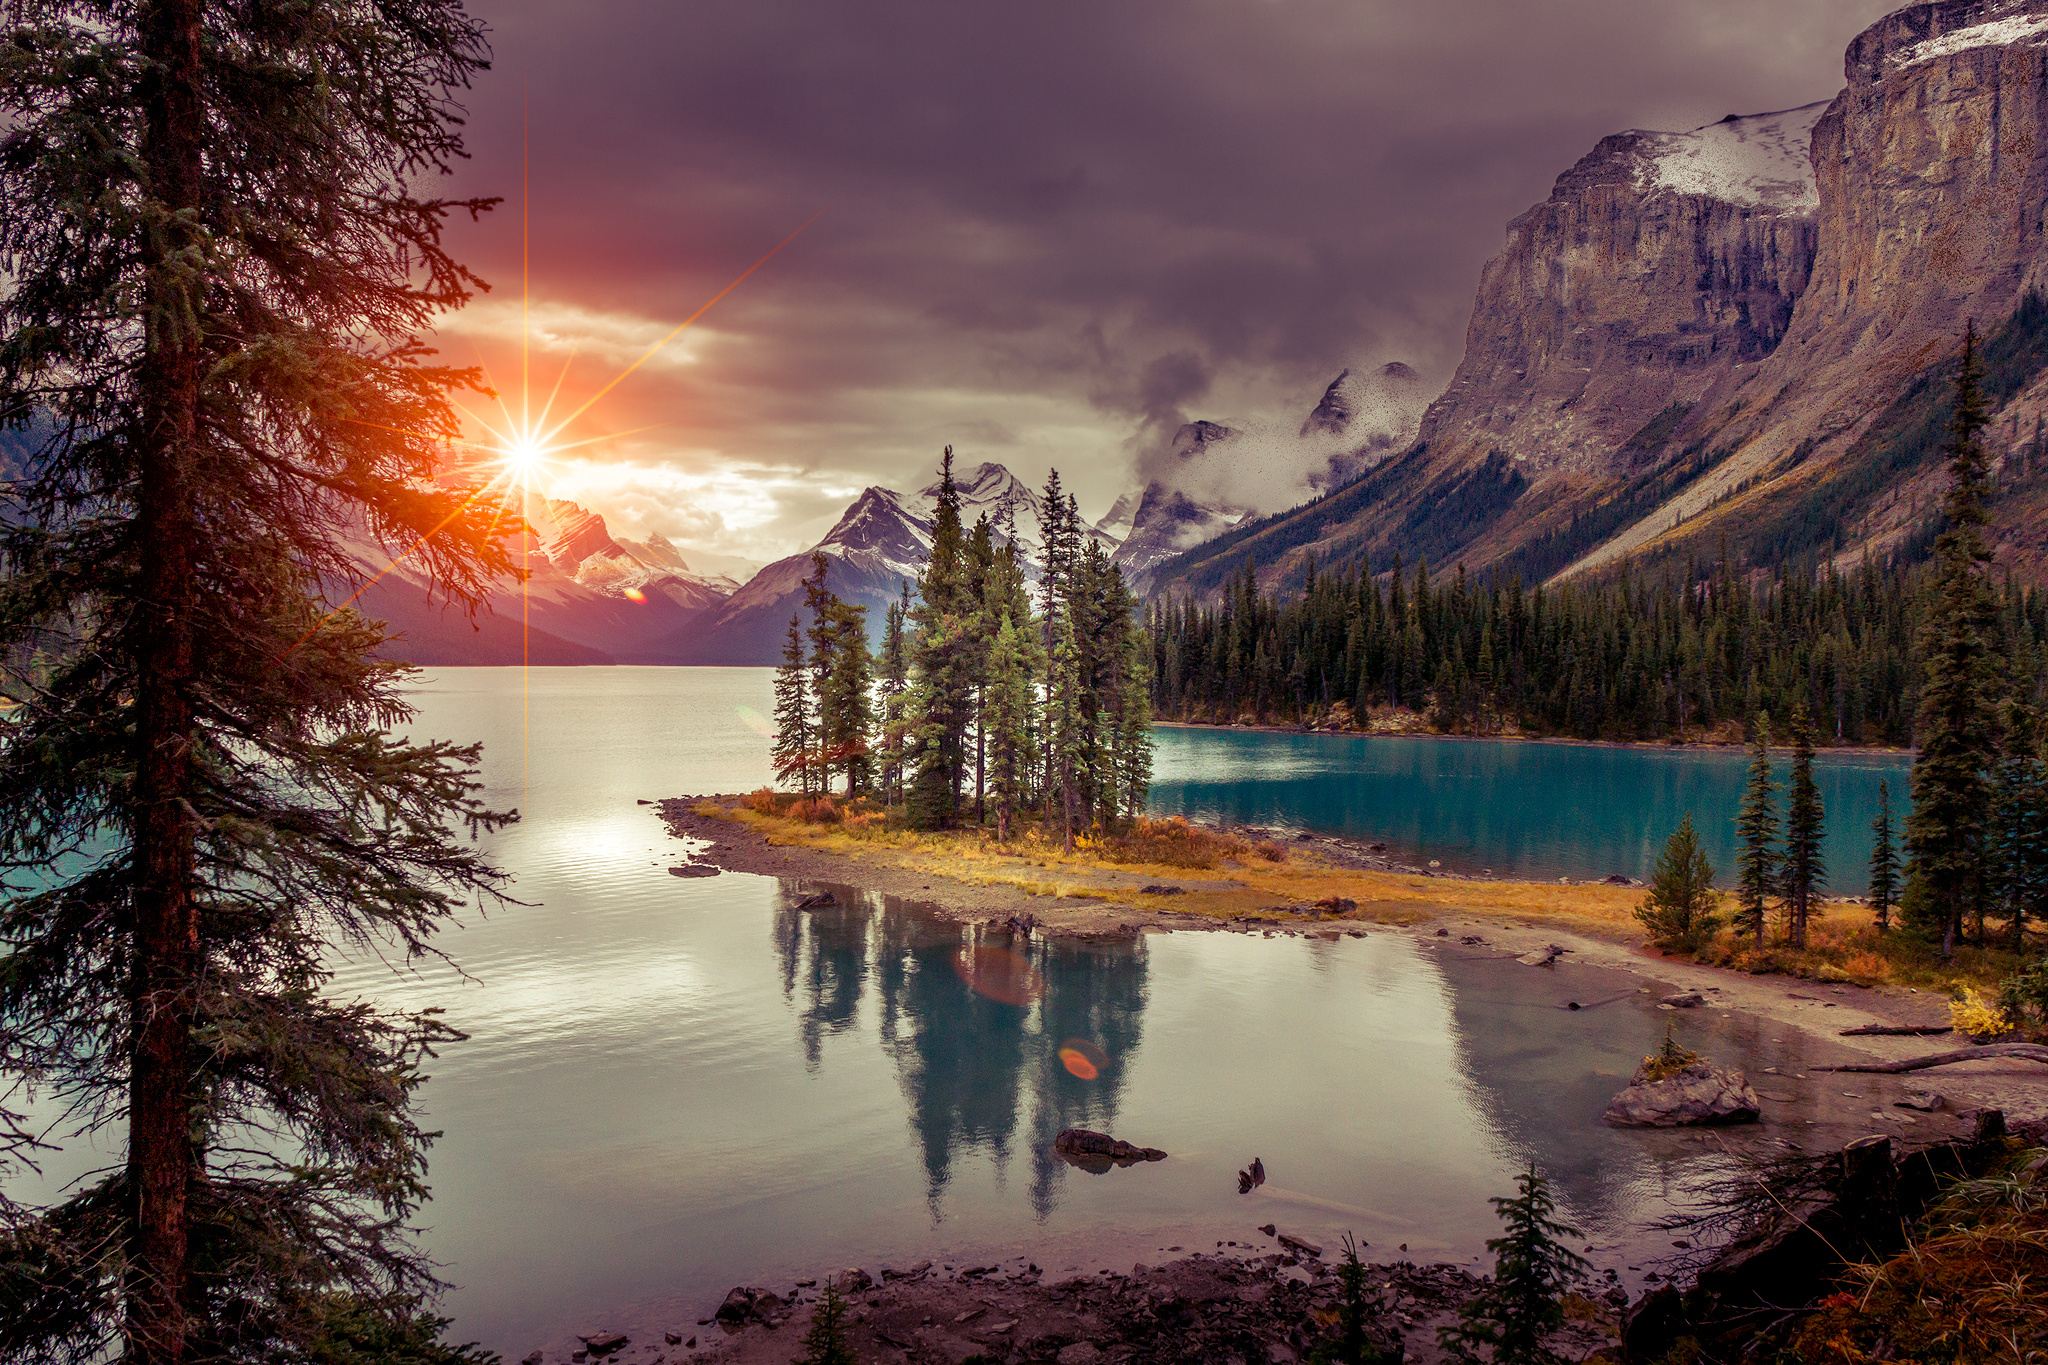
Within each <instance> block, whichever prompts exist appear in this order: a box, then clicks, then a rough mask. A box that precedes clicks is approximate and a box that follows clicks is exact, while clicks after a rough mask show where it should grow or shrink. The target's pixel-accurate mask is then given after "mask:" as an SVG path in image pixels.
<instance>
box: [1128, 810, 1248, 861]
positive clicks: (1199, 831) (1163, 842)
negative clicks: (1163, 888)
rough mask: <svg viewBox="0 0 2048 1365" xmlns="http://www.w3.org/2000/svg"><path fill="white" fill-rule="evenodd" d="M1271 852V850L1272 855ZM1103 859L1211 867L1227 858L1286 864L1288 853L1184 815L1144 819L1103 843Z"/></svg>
mask: <svg viewBox="0 0 2048 1365" xmlns="http://www.w3.org/2000/svg"><path fill="white" fill-rule="evenodd" d="M1268 850H1271V851H1270V852H1269V851H1268ZM1100 851H1101V853H1102V856H1103V858H1105V859H1106V860H1108V861H1109V862H1112V863H1159V864H1162V865H1164V866H1166V867H1192V868H1211V867H1217V866H1220V865H1221V864H1222V863H1223V861H1224V860H1225V859H1228V858H1236V859H1238V860H1240V861H1242V860H1244V859H1246V858H1253V857H1258V858H1264V859H1266V860H1267V861H1268V862H1276V863H1277V862H1282V861H1285V859H1286V857H1287V850H1286V849H1285V848H1284V847H1282V846H1281V845H1279V844H1276V843H1273V842H1272V841H1271V840H1267V841H1266V842H1265V843H1264V844H1253V843H1251V842H1249V841H1248V840H1244V839H1240V838H1238V837H1237V836H1236V835H1234V834H1224V833H1222V832H1221V831H1218V830H1213V829H1203V828H1201V827H1200V826H1198V825H1191V824H1189V823H1188V822H1187V820H1186V819H1185V818H1184V817H1182V816H1178V815H1176V816H1173V817H1172V818H1171V819H1167V820H1147V819H1144V818H1142V817H1140V818H1139V819H1138V820H1136V821H1134V822H1133V823H1132V825H1131V827H1130V829H1128V830H1126V831H1125V832H1124V833H1122V834H1116V835H1111V836H1110V837H1109V838H1106V839H1104V840H1103V841H1102V843H1101V845H1100Z"/></svg>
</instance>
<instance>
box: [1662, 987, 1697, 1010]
mask: <svg viewBox="0 0 2048 1365" xmlns="http://www.w3.org/2000/svg"><path fill="white" fill-rule="evenodd" d="M1663 1003H1665V1004H1667V1005H1669V1006H1671V1008H1673V1009H1675V1010H1696V1009H1698V1008H1699V1007H1700V1006H1701V1005H1704V1004H1706V1003H1707V997H1705V996H1704V995H1701V994H1700V993H1699V992H1698V991H1681V992H1680V993H1679V994H1677V995H1667V996H1665V997H1664V1002H1663Z"/></svg>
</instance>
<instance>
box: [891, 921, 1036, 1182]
mask: <svg viewBox="0 0 2048 1365" xmlns="http://www.w3.org/2000/svg"><path fill="white" fill-rule="evenodd" d="M892 918H896V919H898V920H902V921H911V922H912V923H913V924H917V927H915V928H910V929H909V931H908V932H907V933H904V934H903V935H902V936H901V939H900V940H899V942H898V943H896V944H892V948H893V950H894V952H895V953H896V955H897V961H898V965H899V966H900V968H901V970H900V973H885V981H886V980H888V979H890V978H891V977H893V978H894V979H895V980H897V981H900V983H901V986H900V990H899V991H898V993H897V994H896V997H895V998H894V999H893V1000H889V999H885V1001H884V1004H883V1012H884V1014H885V1015H886V1016H888V1017H890V1018H891V1019H892V1020H895V1021H897V1022H896V1023H895V1029H894V1031H895V1033H896V1035H897V1036H896V1037H895V1039H894V1046H893V1049H892V1050H893V1051H894V1053H895V1056H896V1067H897V1073H898V1075H899V1076H900V1077H901V1079H902V1085H903V1092H904V1095H905V1097H906V1098H907V1099H908V1100H909V1101H910V1124H911V1128H912V1130H913V1131H914V1132H915V1133H916V1134H917V1139H918V1143H919V1146H920V1147H921V1148H922V1151H923V1155H924V1168H925V1177H926V1182H927V1186H926V1194H927V1197H928V1198H929V1199H930V1200H931V1205H932V1216H933V1217H934V1218H936V1217H938V1216H939V1196H940V1195H941V1194H942V1193H943V1192H944V1191H945V1188H946V1182H947V1181H948V1180H949V1179H950V1178H951V1177H952V1166H953V1157H954V1154H955V1153H956V1152H958V1151H959V1150H960V1149H961V1148H963V1147H968V1146H974V1145H984V1146H986V1147H987V1148H988V1149H989V1152H990V1154H991V1155H992V1156H993V1157H994V1158H995V1162H996V1165H997V1166H998V1168H1000V1167H1001V1166H1003V1165H1004V1164H1005V1163H1006V1162H1007V1161H1008V1159H1009V1149H1010V1138H1011V1134H1012V1133H1013V1132H1014V1131H1015V1130H1016V1127H1017V1100H1018V1095H1017V1089H1018V1087H1017V1078H1018V1076H1019V1075H1020V1073H1021V1072H1022V1070H1023V1066H1024V1058H1025V1054H1026V1032H1025V1021H1026V1019H1027V1018H1028V1017H1029V1015H1030V1012H1031V1010H1030V1007H1029V1006H1028V1005H1011V1004H1005V1003H1003V1002H1002V1001H999V1000H991V999H989V998H988V997H987V996H984V995H979V994H977V993H975V992H974V991H973V990H971V989H969V987H968V985H967V983H966V982H965V981H964V980H962V979H961V977H960V975H959V974H958V973H957V972H955V971H954V969H953V959H954V955H955V954H956V953H958V952H959V951H960V949H961V948H962V947H963V946H966V947H973V946H977V945H982V944H987V945H991V946H994V947H998V948H1008V949H1010V950H1011V951H1017V950H1019V949H1021V948H1023V947H1024V940H1023V938H1022V936H1021V935H1020V936H1016V937H1015V939H1014V941H1013V937H1012V935H1010V934H1007V933H996V932H991V931H987V930H984V929H981V928H980V927H978V926H967V927H965V928H963V927H961V926H957V925H951V924H944V923H939V922H936V921H923V922H922V923H921V924H918V923H917V921H916V917H914V916H911V915H907V914H906V915H898V916H893V917H892Z"/></svg>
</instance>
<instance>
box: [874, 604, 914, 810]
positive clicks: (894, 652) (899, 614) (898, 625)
mask: <svg viewBox="0 0 2048 1365" xmlns="http://www.w3.org/2000/svg"><path fill="white" fill-rule="evenodd" d="M909 620H910V584H909V583H907V582H906V583H904V584H903V599H902V601H901V602H895V603H891V604H890V606H889V612H888V615H887V616H886V617H885V618H884V619H883V625H882V661H881V662H882V686H881V693H882V717H881V719H882V772H881V781H882V802H883V804H884V805H897V804H900V803H901V802H902V800H903V750H904V735H905V732H906V730H907V729H908V709H909V701H908V697H907V693H908V692H909V690H910V649H909V645H908V643H907V641H906V637H905V635H904V629H905V626H906V624H907V623H908V622H909Z"/></svg>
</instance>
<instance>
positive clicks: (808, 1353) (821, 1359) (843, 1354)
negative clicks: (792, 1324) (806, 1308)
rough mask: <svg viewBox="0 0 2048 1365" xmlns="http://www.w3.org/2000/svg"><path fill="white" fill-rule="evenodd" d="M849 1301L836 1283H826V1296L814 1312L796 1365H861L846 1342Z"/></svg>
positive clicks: (829, 1281)
mask: <svg viewBox="0 0 2048 1365" xmlns="http://www.w3.org/2000/svg"><path fill="white" fill-rule="evenodd" d="M846 1327H847V1317H846V1299H845V1298H844V1296H842V1295H841V1294H840V1292H839V1285H838V1283H837V1282H836V1281H833V1280H827V1281H825V1293H824V1295H823V1297H821V1298H820V1299H819V1300H818V1306H817V1307H816V1308H815V1309H813V1310H812V1311H811V1327H810V1330H809V1331H807V1332H805V1333H804V1339H803V1341H802V1342H801V1343H799V1344H800V1345H802V1347H803V1348H804V1353H803V1354H802V1355H800V1356H798V1357H797V1358H796V1361H795V1362H794V1365H860V1357H859V1356H857V1355H855V1354H854V1352H853V1347H852V1346H851V1345H850V1344H849V1343H848V1342H847V1340H846Z"/></svg>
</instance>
